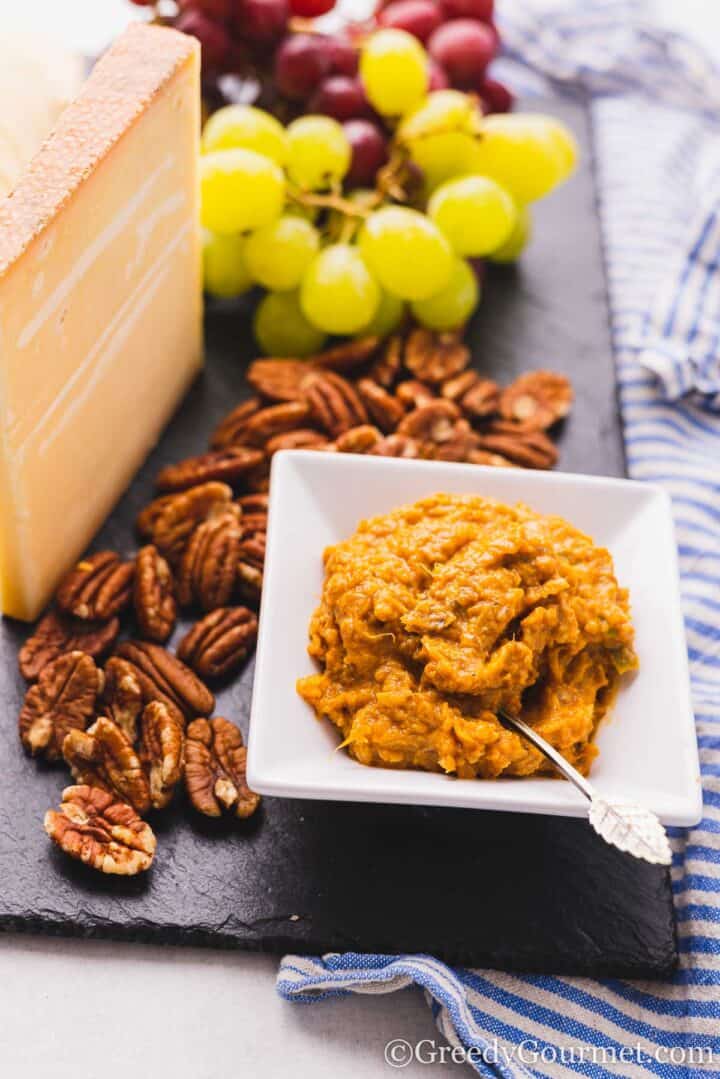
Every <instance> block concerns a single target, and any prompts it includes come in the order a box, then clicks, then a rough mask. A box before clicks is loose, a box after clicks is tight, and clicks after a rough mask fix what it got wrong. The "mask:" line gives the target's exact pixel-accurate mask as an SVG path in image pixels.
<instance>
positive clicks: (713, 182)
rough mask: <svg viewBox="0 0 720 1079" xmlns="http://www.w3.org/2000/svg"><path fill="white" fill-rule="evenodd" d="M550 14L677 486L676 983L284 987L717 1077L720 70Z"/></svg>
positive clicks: (633, 438)
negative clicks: (690, 791)
mask: <svg viewBox="0 0 720 1079" xmlns="http://www.w3.org/2000/svg"><path fill="white" fill-rule="evenodd" d="M529 6H530V7H531V10H528V7H529ZM518 9H520V10H518ZM533 13H535V14H533ZM536 13H537V4H533V5H524V4H522V3H520V0H517V2H516V3H515V4H514V5H513V6H512V7H511V8H510V10H509V11H508V12H507V16H506V18H505V19H504V20H503V26H502V30H503V36H504V41H505V43H506V48H507V52H508V55H509V58H510V60H509V61H508V62H511V63H512V64H513V65H515V68H514V70H515V73H516V75H517V76H518V77H521V78H522V80H524V82H521V85H522V88H523V89H527V86H528V85H529V84H530V82H531V81H532V80H537V77H538V75H542V76H543V77H544V78H546V79H548V80H549V81H550V83H551V84H552V85H553V86H554V87H555V88H556V89H559V88H562V89H564V90H566V91H572V90H573V88H575V89H577V90H579V91H580V92H582V93H584V94H588V93H589V95H590V102H591V109H592V120H593V130H594V138H595V151H596V157H597V166H598V178H599V190H600V195H601V205H600V212H601V221H602V229H603V236H604V242H605V251H606V258H607V277H608V282H609V295H610V307H611V317H612V331H613V344H614V350H615V356H616V361H617V374H618V380H619V385H620V394H621V407H622V414H623V421H624V429H625V438H626V447H627V460H628V468H629V471H630V474H631V475H632V476H633V477H634V478H636V479H641V480H650V481H653V482H655V483H659V484H662V485H663V486H665V487H666V488H667V490H668V491H669V493H670V494H671V496H672V499H673V507H674V515H675V525H676V529H677V536H678V542H679V549H680V564H681V574H682V581H683V599H684V611H685V621H686V627H687V641H688V650H689V655H690V662H691V674H692V682H693V694H694V706H695V713H696V719H697V731H698V740H699V743H700V752H701V764H702V772H703V787H704V816H703V820H702V822H701V823H700V824H699V825H698V826H697V827H696V828H692V829H689V830H687V831H684V830H681V829H672V833H673V834H672V843H673V850H674V864H673V869H672V875H673V885H674V892H675V899H676V907H677V916H678V927H679V938H680V952H681V964H680V969H679V971H678V973H677V975H676V977H675V979H674V980H673V982H672V983H670V984H658V983H649V982H648V983H638V982H622V981H617V980H610V981H603V982H597V981H591V980H588V979H578V978H561V977H549V976H519V975H514V974H503V973H498V972H496V971H484V970H467V969H451V968H449V967H448V966H446V965H445V964H443V963H440V962H439V961H437V960H435V959H432V958H431V957H430V956H425V955H419V956H418V955H412V956H411V955H403V956H377V955H374V956H371V955H356V954H345V955H327V956H324V957H323V958H322V959H320V958H317V959H308V958H301V957H298V956H287V957H286V958H285V959H284V960H283V962H282V964H281V967H280V971H279V975H278V990H279V992H280V993H281V994H282V995H283V996H284V997H286V998H287V999H289V1000H300V1001H315V1000H320V999H322V998H323V997H326V996H334V995H338V994H344V993H349V992H365V993H367V992H375V993H377V992H381V993H387V992H391V991H393V990H395V989H401V988H403V987H404V986H407V985H411V984H417V985H420V986H422V987H423V988H424V989H425V992H426V996H427V1000H428V1003H429V1005H430V1007H431V1009H432V1012H433V1015H434V1016H435V1019H436V1021H437V1024H438V1026H439V1028H440V1031H441V1032H442V1034H443V1035H444V1036H445V1037H446V1038H447V1039H448V1041H449V1042H450V1043H451V1044H453V1045H456V1046H459V1047H464V1049H465V1052H466V1056H467V1059H468V1061H469V1062H470V1063H471V1064H472V1066H473V1067H474V1068H475V1069H476V1071H477V1072H478V1073H479V1074H481V1075H487V1076H490V1075H492V1076H498V1075H500V1076H507V1077H516V1076H527V1075H552V1076H565V1075H572V1074H581V1075H589V1076H592V1077H593V1079H595V1077H604V1076H611V1075H623V1076H633V1077H634V1076H646V1075H647V1076H653V1075H654V1076H658V1075H659V1076H666V1077H672V1079H675V1077H678V1079H679V1077H681V1076H682V1077H689V1076H693V1075H705V1074H708V1075H716V1076H720V411H719V401H720V366H719V365H718V342H719V339H720V270H719V266H720V217H719V214H720V168H719V167H718V166H719V165H720V150H719V149H718V147H719V146H720V75H719V73H718V69H717V67H716V66H715V65H714V64H713V63H712V62H711V60H710V59H709V58H708V57H706V56H704V55H702V54H701V53H700V51H699V50H696V49H695V48H694V47H692V46H691V45H690V44H689V43H688V42H687V41H684V40H683V39H682V38H680V37H678V36H676V35H673V34H670V33H662V32H660V31H659V30H658V29H656V28H655V29H653V26H652V23H651V22H650V21H649V20H648V18H647V10H646V7H645V5H644V4H641V3H636V2H621V0H575V2H573V3H569V2H568V0H565V3H564V5H563V7H562V8H561V9H560V10H559V11H558V10H557V5H553V8H552V9H549V10H547V11H544V12H543V13H542V15H541V16H538V15H537V14H536ZM519 62H521V63H522V64H524V67H520V66H518V64H519ZM390 1063H392V1062H390ZM396 1066H397V1064H396ZM429 1072H430V1073H431V1072H432V1069H431V1068H430V1069H429Z"/></svg>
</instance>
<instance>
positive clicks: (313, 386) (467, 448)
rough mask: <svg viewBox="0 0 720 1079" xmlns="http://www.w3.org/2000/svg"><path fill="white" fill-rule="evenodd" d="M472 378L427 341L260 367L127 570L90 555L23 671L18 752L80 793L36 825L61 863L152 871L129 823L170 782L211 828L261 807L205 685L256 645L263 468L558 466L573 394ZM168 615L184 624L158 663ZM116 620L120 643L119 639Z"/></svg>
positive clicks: (232, 729)
mask: <svg viewBox="0 0 720 1079" xmlns="http://www.w3.org/2000/svg"><path fill="white" fill-rule="evenodd" d="M469 363H470V352H469V350H468V348H467V347H466V346H465V345H464V344H463V342H462V340H461V339H460V337H459V336H458V335H456V334H437V333H432V332H430V331H428V330H424V329H413V330H411V331H410V332H409V333H407V334H404V335H397V336H393V337H391V338H389V339H388V340H387V341H385V342H380V341H379V340H378V339H377V338H365V339H362V340H356V341H352V342H350V343H348V344H344V345H341V346H339V347H337V348H334V349H330V350H328V351H325V352H322V353H320V354H318V355H316V356H314V357H312V358H311V359H310V360H294V359H261V360H256V361H255V362H254V363H253V364H252V365H251V366H250V368H249V370H248V374H247V377H248V381H249V382H250V384H251V385H252V387H253V388H254V390H255V391H256V393H257V396H256V397H252V398H250V399H249V400H246V401H243V402H242V403H241V404H239V405H238V406H237V407H236V408H235V409H233V411H232V412H230V413H229V414H228V415H227V416H226V417H225V418H224V419H223V420H222V421H221V423H220V424H219V425H218V427H217V428H216V430H215V431H214V432H213V434H212V437H211V439H210V446H209V449H208V451H207V452H206V453H203V454H201V455H199V456H196V457H191V458H187V459H186V460H184V461H180V462H179V463H178V464H174V465H169V466H167V467H166V468H164V469H162V470H161V472H160V473H159V474H158V476H157V479H156V486H157V497H156V498H155V499H154V501H152V502H151V503H150V504H149V505H148V506H147V507H146V508H145V509H144V510H142V512H141V513H140V514H139V516H138V519H137V522H136V524H137V531H138V533H139V535H140V537H141V538H142V540H143V541H144V546H142V547H141V549H140V550H139V551H138V552H137V554H136V556H135V557H134V558H133V559H123V558H121V557H120V556H119V555H118V554H116V553H115V552H113V551H100V552H98V553H96V554H92V555H89V556H87V557H86V558H84V559H83V560H82V561H81V562H79V563H78V564H77V565H76V566H75V567H74V568H73V569H72V570H71V571H70V572H69V573H68V575H67V576H66V578H65V579H64V580H63V582H62V583H61V585H60V587H59V588H58V590H57V593H56V597H55V605H54V607H53V609H52V610H50V611H49V613H47V614H46V615H45V616H44V618H42V619H41V621H40V622H39V623H38V625H37V627H36V628H35V631H34V633H33V634H32V636H30V637H29V639H28V640H27V641H26V643H25V645H24V646H23V648H22V649H21V652H20V656H19V662H20V670H21V672H22V674H23V676H24V677H25V678H26V679H27V680H28V681H29V682H31V683H32V684H31V686H30V688H29V689H28V692H27V695H26V698H25V702H24V705H23V708H22V712H21V715H20V737H21V739H22V742H23V745H24V746H25V748H26V749H27V750H28V751H29V752H30V753H31V754H33V755H41V756H44V757H45V758H46V759H47V760H50V761H54V760H60V759H64V761H65V762H66V764H67V765H68V766H69V768H70V771H71V773H72V776H73V779H74V780H75V786H72V787H68V788H67V789H66V790H65V791H64V792H63V798H62V804H61V806H60V808H59V810H57V811H55V810H50V811H49V812H48V813H47V814H46V817H45V828H46V831H47V832H48V834H49V835H50V837H51V838H52V839H53V840H54V841H55V842H56V843H57V844H58V845H59V846H60V847H61V848H62V849H63V850H64V851H66V852H67V853H68V854H70V855H71V856H73V857H76V858H79V859H80V860H82V861H83V862H85V863H86V864H88V865H90V866H92V867H93V868H95V869H99V870H101V871H103V872H105V873H119V874H125V875H129V874H134V873H137V872H140V871H142V870H145V869H147V868H148V867H149V866H150V864H151V862H152V859H153V856H154V852H155V836H154V834H153V832H152V830H151V828H150V826H149V825H148V824H147V823H146V822H145V821H144V819H143V818H144V817H145V816H146V815H147V814H148V813H149V812H150V811H152V810H161V809H163V808H165V807H166V806H167V805H168V804H169V803H170V802H171V800H172V799H173V797H174V794H175V791H176V789H177V787H178V785H179V784H180V783H181V781H182V780H183V779H184V783H185V787H186V789H187V793H188V796H189V799H190V801H191V803H192V805H193V806H194V807H195V809H197V810H198V811H199V812H201V813H204V814H206V815H207V816H211V817H216V816H220V815H221V814H222V813H223V812H230V813H234V814H235V815H236V816H238V817H247V816H250V815H251V814H252V813H253V812H254V811H255V809H256V808H257V805H258V803H259V797H258V796H257V795H256V794H254V793H253V792H252V791H251V790H250V789H249V788H248V786H247V781H246V778H245V756H246V751H245V748H244V746H243V742H242V736H241V734H240V731H239V729H238V728H237V727H236V726H235V725H234V724H233V723H232V722H230V721H229V720H227V719H225V718H222V717H215V718H209V717H210V716H211V713H212V711H213V709H214V705H215V700H214V697H213V694H212V692H211V691H210V689H209V688H208V686H207V684H206V683H208V682H209V683H212V682H214V681H215V680H224V679H227V678H229V677H231V676H232V675H233V674H234V673H236V672H237V671H238V669H239V668H240V667H241V666H242V664H243V663H244V661H245V659H246V658H247V656H248V654H249V653H250V652H251V650H252V649H253V647H254V645H255V641H256V637H257V616H256V614H255V610H256V609H257V605H258V602H259V599H260V594H261V590H262V582H263V565H264V558H265V539H266V530H267V490H268V487H269V474H270V461H271V459H272V456H273V454H274V453H276V452H277V451H278V450H282V449H297V448H303V449H315V450H322V451H326V452H331V451H336V452H341V453H369V454H376V455H389V456H395V457H416V458H426V459H437V460H445V461H466V462H471V463H479V464H489V465H498V466H509V465H521V466H525V467H529V468H550V467H552V466H553V465H554V464H555V461H556V460H557V450H556V447H555V445H554V443H553V442H552V441H551V439H550V438H549V437H548V434H547V433H546V432H547V430H548V429H549V428H551V427H552V426H553V425H554V424H556V423H557V422H558V421H559V420H561V419H562V418H563V417H565V416H566V415H567V413H568V411H569V409H570V406H571V404H572V398H573V394H572V388H571V386H570V384H569V382H568V380H567V379H566V378H565V377H564V376H562V375H559V374H555V373H553V372H550V371H535V372H529V373H528V374H526V375H522V376H521V377H520V378H518V379H516V381H515V382H513V383H512V384H511V385H510V386H508V387H506V388H505V389H501V388H500V387H499V386H498V385H497V384H496V383H495V382H493V381H492V380H490V379H487V378H484V377H482V376H481V375H480V374H478V373H477V372H476V371H473V370H470V369H469ZM179 608H182V609H185V610H187V611H194V612H195V613H196V616H197V620H196V621H195V623H194V624H193V625H192V627H191V629H190V630H189V631H188V632H187V633H186V634H185V636H184V637H183V638H182V639H181V641H180V642H179V644H178V646H177V649H176V652H171V651H170V650H168V648H166V647H165V646H166V644H167V642H168V640H169V639H170V637H171V635H172V633H173V630H174V628H175V625H176V620H177V617H178V610H179ZM128 614H132V616H133V620H134V634H133V635H132V636H131V637H130V638H129V639H123V640H120V635H121V628H122V622H123V620H124V619H126V616H127V615H128Z"/></svg>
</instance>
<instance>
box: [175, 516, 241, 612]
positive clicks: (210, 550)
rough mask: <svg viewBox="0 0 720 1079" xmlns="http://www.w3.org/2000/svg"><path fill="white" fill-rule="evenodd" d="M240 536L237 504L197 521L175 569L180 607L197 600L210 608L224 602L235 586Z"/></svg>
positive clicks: (206, 607)
mask: <svg viewBox="0 0 720 1079" xmlns="http://www.w3.org/2000/svg"><path fill="white" fill-rule="evenodd" d="M230 510H232V511H234V512H232V513H231V512H229V511H230ZM240 536H241V529H240V509H239V507H238V506H234V505H233V506H229V507H228V512H227V513H223V514H221V515H218V516H217V517H211V518H210V520H209V521H203V523H202V524H201V525H198V527H197V528H196V529H195V531H194V532H193V534H192V536H191V537H190V542H189V543H188V545H187V547H186V548H185V553H184V555H183V557H182V561H181V563H180V569H179V570H178V581H177V595H178V600H179V602H180V605H181V606H182V607H191V606H192V605H193V604H194V603H197V604H198V606H199V607H201V608H202V610H203V611H212V610H214V608H215V607H223V606H225V604H226V603H227V602H228V600H229V599H230V597H231V595H232V593H233V589H234V588H235V567H236V566H237V560H238V553H239V550H240Z"/></svg>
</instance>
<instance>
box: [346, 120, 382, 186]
mask: <svg viewBox="0 0 720 1079" xmlns="http://www.w3.org/2000/svg"><path fill="white" fill-rule="evenodd" d="M343 131H344V132H345V135H346V136H347V140H348V142H349V143H350V146H351V149H352V161H351V162H350V168H349V170H348V173H347V176H346V177H345V179H346V181H347V182H348V183H349V184H352V185H354V186H357V187H365V186H367V185H369V184H373V183H374V182H375V175H376V173H377V171H378V169H379V168H382V166H383V165H384V164H385V162H386V161H387V159H388V150H387V141H386V139H385V136H384V135H383V133H382V131H381V130H380V128H379V127H376V125H375V124H371V123H370V121H369V120H348V121H347V123H344V124H343Z"/></svg>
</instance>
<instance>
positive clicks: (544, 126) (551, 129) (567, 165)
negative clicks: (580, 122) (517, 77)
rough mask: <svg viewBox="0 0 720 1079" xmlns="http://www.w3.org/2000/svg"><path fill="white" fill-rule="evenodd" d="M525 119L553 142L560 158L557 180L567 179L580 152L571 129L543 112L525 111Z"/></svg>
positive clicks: (574, 166) (560, 181)
mask: <svg viewBox="0 0 720 1079" xmlns="http://www.w3.org/2000/svg"><path fill="white" fill-rule="evenodd" d="M525 120H526V121H527V123H529V124H531V125H533V124H535V125H537V127H538V130H540V131H541V132H542V133H543V134H544V135H545V136H547V137H548V138H550V140H551V141H552V142H553V144H554V145H555V148H556V149H557V151H558V153H559V155H560V160H561V167H560V177H559V181H558V182H559V183H562V182H563V181H564V180H567V179H568V177H569V176H571V175H572V174H573V172H574V171H575V168H576V166H577V161H578V156H579V152H580V151H579V149H578V144H577V141H576V139H575V136H574V135H573V133H572V131H570V129H569V128H567V127H566V126H565V124H563V123H561V122H560V120H557V119H556V118H555V117H554V116H546V115H545V114H544V113H534V112H533V113H526V114H525Z"/></svg>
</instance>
